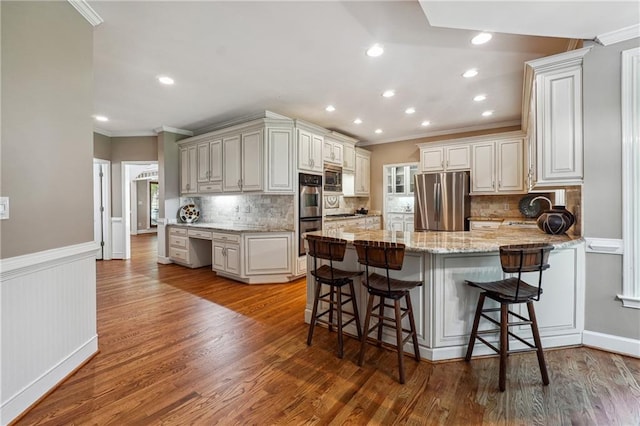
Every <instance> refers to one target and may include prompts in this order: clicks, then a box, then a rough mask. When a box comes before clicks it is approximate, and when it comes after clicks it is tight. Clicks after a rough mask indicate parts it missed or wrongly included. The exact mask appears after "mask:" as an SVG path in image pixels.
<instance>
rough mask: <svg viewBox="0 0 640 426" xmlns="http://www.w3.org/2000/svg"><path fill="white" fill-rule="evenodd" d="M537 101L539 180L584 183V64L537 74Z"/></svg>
mask: <svg viewBox="0 0 640 426" xmlns="http://www.w3.org/2000/svg"><path fill="white" fill-rule="evenodd" d="M536 102H537V106H536V115H537V120H536V124H537V131H536V133H537V137H538V141H537V168H538V170H537V171H538V176H537V177H538V181H539V182H540V183H545V182H547V183H553V182H557V183H562V182H565V183H566V182H567V181H568V182H569V183H578V184H579V183H581V182H582V178H583V170H582V161H583V158H582V157H583V155H582V150H583V146H582V68H581V66H575V67H572V68H569V69H563V70H557V71H551V72H545V73H542V74H540V75H538V76H536Z"/></svg>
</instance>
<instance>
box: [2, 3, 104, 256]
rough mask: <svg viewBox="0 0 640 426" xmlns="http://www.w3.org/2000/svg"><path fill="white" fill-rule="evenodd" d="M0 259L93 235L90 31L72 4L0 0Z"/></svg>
mask: <svg viewBox="0 0 640 426" xmlns="http://www.w3.org/2000/svg"><path fill="white" fill-rule="evenodd" d="M1 7H2V17H1V19H2V21H1V31H2V38H1V40H2V41H1V43H2V48H1V54H2V76H1V80H2V82H1V85H2V130H1V138H2V157H1V160H0V161H1V169H2V171H1V179H0V182H1V183H2V188H1V195H2V196H6V197H9V200H10V208H11V209H10V218H9V219H7V220H2V221H0V233H1V235H2V241H1V244H0V258H9V257H13V256H19V255H23V254H29V253H34V252H39V251H42V250H47V249H53V248H59V247H64V246H69V245H74V244H79V243H84V242H87V241H92V240H93V209H92V204H93V184H92V175H93V174H92V163H93V135H92V134H93V130H92V128H93V121H92V118H91V115H92V113H93V29H92V27H91V26H90V25H89V23H88V22H87V21H86V20H84V19H83V18H82V17H81V16H80V15H79V14H78V12H77V11H76V10H75V9H74V8H73V7H72V6H71V5H70V4H69V3H67V2H7V1H3V2H2V6H1Z"/></svg>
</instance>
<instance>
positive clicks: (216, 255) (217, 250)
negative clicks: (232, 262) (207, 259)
mask: <svg viewBox="0 0 640 426" xmlns="http://www.w3.org/2000/svg"><path fill="white" fill-rule="evenodd" d="M212 252H213V254H212V257H213V259H211V260H212V262H211V264H212V268H213V269H217V270H219V271H224V270H225V269H226V263H227V261H226V259H225V256H224V254H225V253H224V243H219V242H217V241H214V242H213V250H212Z"/></svg>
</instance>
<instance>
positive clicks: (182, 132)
mask: <svg viewBox="0 0 640 426" xmlns="http://www.w3.org/2000/svg"><path fill="white" fill-rule="evenodd" d="M153 131H154V135H157V134H158V133H162V132H168V133H175V134H176V135H185V136H193V132H192V131H191V130H185V129H178V128H176V127H169V126H164V125H163V126H160V127H156V128H155V129H153Z"/></svg>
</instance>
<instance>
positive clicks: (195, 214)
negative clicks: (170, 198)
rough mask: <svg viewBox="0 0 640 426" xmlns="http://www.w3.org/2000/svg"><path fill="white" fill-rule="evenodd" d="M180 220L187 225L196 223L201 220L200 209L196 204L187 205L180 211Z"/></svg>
mask: <svg viewBox="0 0 640 426" xmlns="http://www.w3.org/2000/svg"><path fill="white" fill-rule="evenodd" d="M178 216H179V217H180V220H181V221H183V222H185V223H194V222H197V221H198V219H200V209H199V208H198V206H196V205H195V204H185V205H184V206H182V207H180V211H178Z"/></svg>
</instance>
